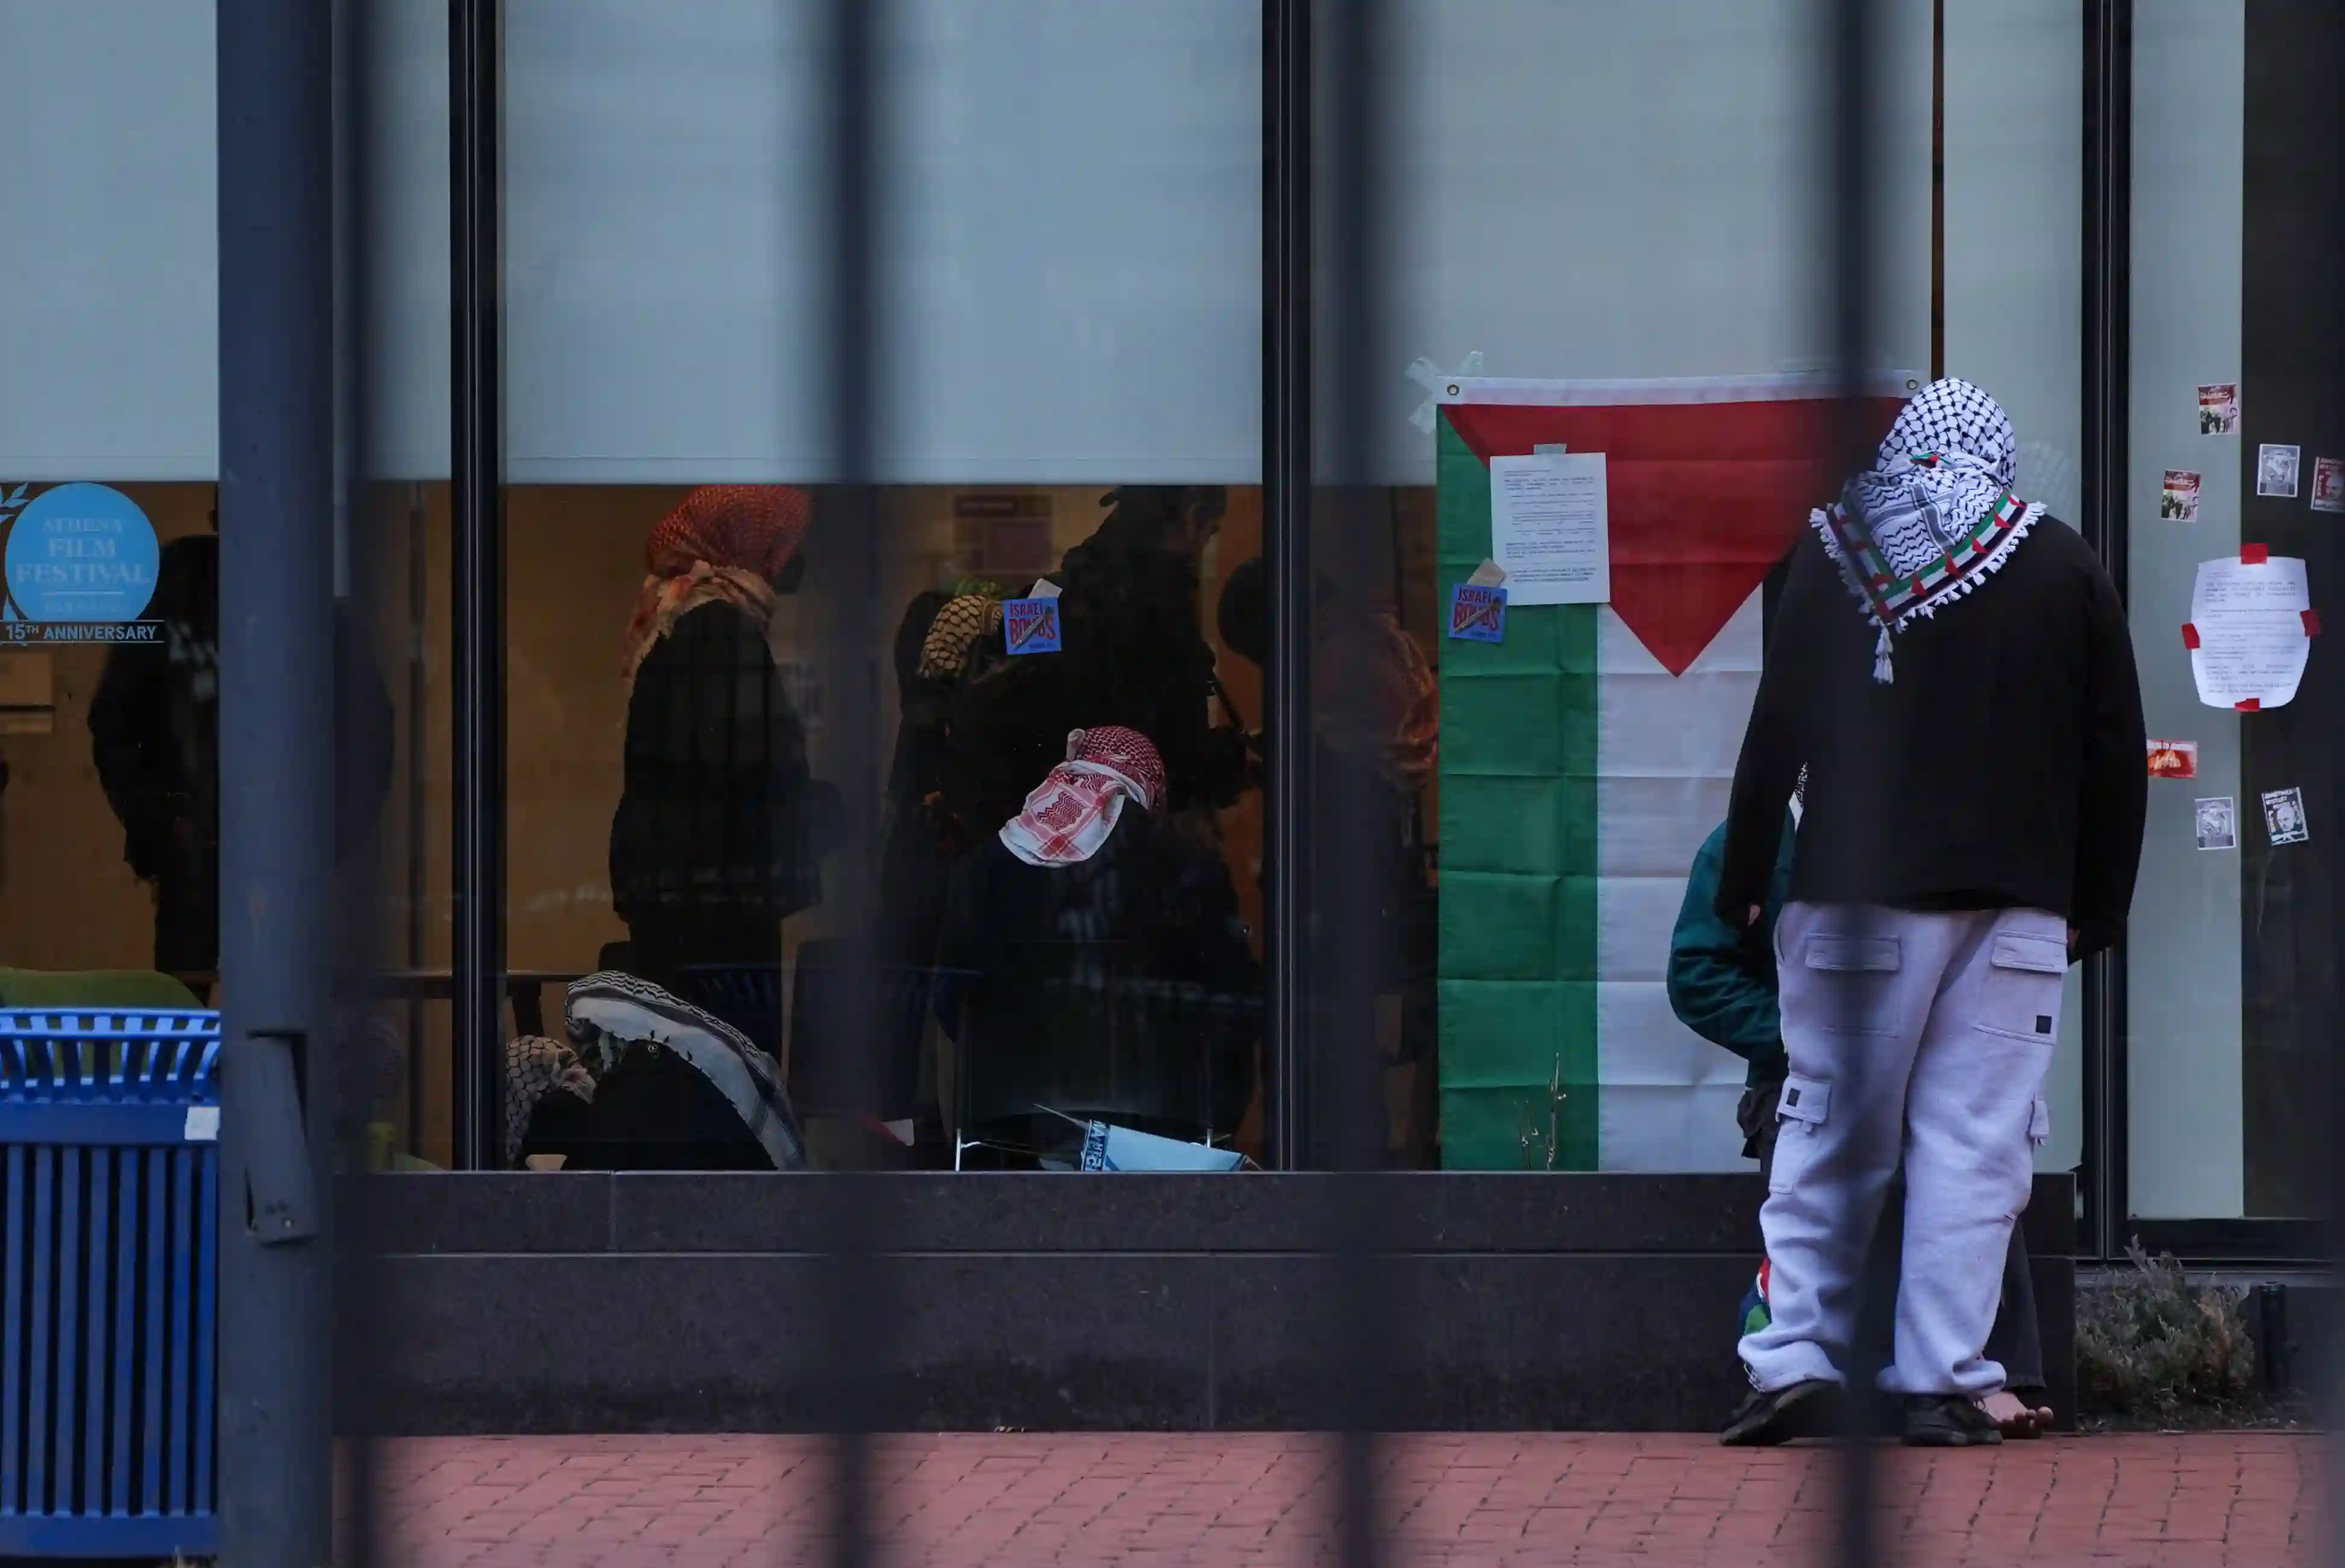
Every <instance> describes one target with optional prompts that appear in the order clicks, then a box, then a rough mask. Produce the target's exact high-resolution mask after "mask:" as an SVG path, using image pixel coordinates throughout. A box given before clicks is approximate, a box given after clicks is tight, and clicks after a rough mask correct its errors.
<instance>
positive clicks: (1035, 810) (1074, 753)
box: [1000, 724, 1164, 865]
mask: <svg viewBox="0 0 2345 1568" xmlns="http://www.w3.org/2000/svg"><path fill="white" fill-rule="evenodd" d="M1163 799H1164V763H1163V759H1162V758H1161V757H1159V756H1158V755H1157V754H1156V744H1155V743H1154V742H1152V741H1151V740H1150V739H1149V738H1148V737H1147V736H1146V735H1143V734H1142V733H1140V732H1139V731H1138V730H1127V729H1125V728H1123V727H1122V725H1119V724H1101V725H1099V726H1097V727H1096V728H1093V729H1088V730H1076V731H1074V732H1072V733H1070V734H1069V735H1068V736H1067V760H1066V761H1065V762H1063V763H1061V764H1059V765H1058V766H1057V767H1054V768H1052V769H1051V771H1050V774H1048V775H1047V776H1046V777H1044V779H1043V780H1042V782H1041V784H1039V785H1037V786H1036V787H1035V790H1034V793H1033V794H1030V795H1028V796H1027V797H1026V805H1025V809H1024V810H1022V811H1020V813H1019V814H1017V815H1016V816H1013V817H1011V818H1010V820H1009V821H1008V822H1005V823H1003V824H1001V834H1000V837H1001V843H1002V845H1003V846H1004V847H1005V848H1007V849H1008V850H1009V851H1010V854H1012V855H1016V856H1017V857H1018V858H1019V859H1020V860H1022V861H1024V862H1026V864H1027V865H1074V864H1076V863H1077V862H1079V861H1085V860H1089V859H1090V858H1091V856H1092V855H1096V854H1098V853H1099V848H1100V845H1103V844H1105V843H1106V842H1107V838H1108V835H1109V834H1111V833H1113V832H1114V831H1115V824H1116V820H1117V818H1119V817H1120V816H1122V814H1123V803H1124V802H1125V801H1126V800H1131V801H1132V802H1133V803H1135V804H1138V805H1139V807H1140V808H1141V810H1142V811H1148V810H1151V809H1152V808H1154V807H1155V806H1156V805H1157V804H1159V803H1160V802H1162V800H1163Z"/></svg>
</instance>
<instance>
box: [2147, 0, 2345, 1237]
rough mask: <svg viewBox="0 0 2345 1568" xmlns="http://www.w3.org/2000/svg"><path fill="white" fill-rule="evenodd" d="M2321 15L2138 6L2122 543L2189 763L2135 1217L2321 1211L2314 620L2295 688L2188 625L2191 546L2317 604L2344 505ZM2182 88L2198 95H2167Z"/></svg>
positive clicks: (2156, 680)
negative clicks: (2202, 639) (2262, 675)
mask: <svg viewBox="0 0 2345 1568" xmlns="http://www.w3.org/2000/svg"><path fill="white" fill-rule="evenodd" d="M2330 32H2331V24H2330V21H2329V20H2328V19H2326V18H2320V19H2316V18H2315V17H2313V16H2312V15H2306V16H2303V17H2298V16H2295V15H2284V14H2281V13H2279V12H2267V11H2264V10H2261V9H2258V8H2254V7H2249V8H2245V9H2244V10H2243V9H2242V8H2241V7H2238V6H2219V7H2215V8H2213V9H2206V8H2201V7H2194V6H2188V5H2172V4H2167V3H2163V0H2160V3H2157V4H2150V5H2143V6H2142V7H2140V9H2139V11H2138V12H2137V17H2136V21H2135V35H2134V71H2135V78H2134V88H2133V92H2134V103H2135V106H2136V108H2135V115H2134V147H2133V252H2132V279H2133V335H2132V343H2133V359H2132V381H2131V386H2130V389H2129V393H2130V409H2131V446H2130V452H2129V457H2128V469H2129V472H2128V476H2127V478H2128V499H2129V502H2130V511H2131V519H2132V525H2131V526H2132V537H2131V550H2130V551H2129V561H2128V565H2129V568H2130V573H2131V582H2130V588H2131V593H2132V602H2133V617H2134V625H2135V646H2136V649H2137V652H2138V655H2139V659H2140V663H2141V671H2142V685H2143V692H2144V699H2145V704H2146V707H2147V714H2148V721H2149V733H2150V734H2151V735H2152V736H2154V737H2158V738H2161V739H2169V740H2174V741H2180V742H2188V743H2192V744H2195V745H2196V747H2197V754H2196V770H2195V776H2191V777H2188V779H2187V780H2186V779H2177V780H2175V781H2173V782H2164V781H2161V782H2155V783H2153V784H2151V786H2150V795H2151V799H2150V813H2149V825H2148V833H2147V843H2146V845H2145V846H2144V851H2143V858H2142V885H2141V890H2140V893H2139V895H2137V898H2136V900H2135V906H2134V907H2135V915H2134V921H2133V928H2132V935H2131V939H2130V941H2131V946H2130V949H2129V954H2128V968H2127V1047H2128V1055H2127V1067H2128V1069H2129V1070H2128V1077H2127V1112H2128V1121H2129V1125H2128V1128H2127V1137H2128V1153H2129V1158H2128V1160H2127V1178H2128V1189H2127V1196H2128V1198H2129V1200H2130V1207H2131V1211H2132V1213H2133V1214H2134V1215H2136V1216H2137V1217H2140V1218H2142V1219H2150V1220H2159V1219H2187V1220H2203V1219H2239V1218H2246V1219H2259V1220H2262V1219H2317V1218H2319V1217H2320V1216H2321V1215H2322V1214H2323V1213H2324V1212H2325V1210H2326V1208H2327V1196H2328V1193H2329V1187H2328V1182H2329V1176H2328V1172H2329V1169H2330V1153H2329V1150H2328V1143H2329V1140H2330V1138H2332V1137H2333V1129H2332V1128H2330V1125H2329V1119H2328V1117H2327V1113H2326V1110H2325V1108H2324V1107H2323V1106H2322V1104H2321V1099H2320V1094H2319V1093H2318V1092H2308V1091H2312V1090H2316V1089H2317V1086H2319V1085H2320V1084H2321V1083H2322V1082H2323V1081H2325V1074H2326V1073H2327V1072H2328V1070H2329V1068H2330V1063H2331V1060H2332V1058H2333V1055H2334V1049H2333V1047H2334V1027H2333V1022H2332V1020H2333V1019H2334V1017H2335V1015H2336V1007H2337V994H2336V990H2335V986H2336V964H2335V959H2334V931H2333V926H2334V922H2333V919H2332V918H2331V916H2330V909H2331V908H2332V907H2333V900H2334V898H2335V896H2336V893H2335V884H2334V875H2335V865H2336V862H2335V859H2334V857H2333V855H2330V853H2329V852H2328V851H2325V850H2323V849H2322V848H2321V845H2322V844H2323V842H2324V836H2323V835H2324V834H2326V833H2327V832H2328V831H2329V830H2328V828H2327V827H2326V826H2325V824H2324V822H2323V816H2324V814H2325V813H2333V812H2334V810H2335V809H2336V807H2335V802H2336V800H2337V798H2338V796H2337V794H2336V785H2335V776H2336V775H2335V768H2336V761H2335V758H2336V752H2335V744H2336V740H2335V737H2336V735H2337V733H2338V721H2337V716H2336V713H2335V709H2334V703H2335V702H2336V696H2335V688H2334V685H2333V680H2334V677H2333V675H2332V674H2331V673H2330V671H2329V668H2328V666H2327V665H2326V664H2324V663H2323V659H2324V654H2323V652H2322V648H2323V642H2322V641H2321V640H2319V639H2316V640H2314V641H2313V642H2312V643H2311V647H2310V650H2309V666H2308V667H2307V669H2306V671H2305V673H2304V676H2303V680H2302V682H2301V683H2300V685H2299V688H2298V690H2297V691H2296V693H2294V696H2293V698H2292V700H2290V701H2288V702H2287V703H2285V704H2279V703H2273V704H2269V705H2266V706H2264V707H2262V708H2261V709H2259V711H2249V712H2241V711H2239V710H2238V709H2236V708H2234V707H2231V706H2229V705H2228V704H2225V705H2210V704H2209V703H2207V702H2206V701H2204V700H2203V699H2202V697H2201V694H2200V693H2199V691H2198V687H2197V684H2196V682H2195V679H2194V675H2193V670H2192V658H2191V655H2190V654H2189V652H2188V651H2187V650H2186V649H2185V648H2184V647H2183V645H2182V642H2181V641H2180V639H2179V638H2178V636H2177V635H2176V632H2175V627H2176V626H2177V624H2178V622H2183V621H2186V620H2188V619H2189V618H2190V616H2191V610H2190V606H2191V603H2192V589H2193V584H2194V582H2195V581H2196V580H2197V578H2198V573H2199V571H2200V568H2201V564H2202V563H2204V562H2208V561H2231V562H2237V561H2239V560H2240V558H2241V555H2242V552H2243V551H2246V550H2247V549H2248V547H2249V546H2260V547H2262V549H2263V551H2265V552H2266V553H2267V554H2268V555H2269V557H2270V558H2271V559H2272V560H2275V561H2279V560H2297V561H2303V562H2304V563H2305V570H2306V571H2307V572H2308V573H2309V580H2310V589H2311V596H2312V601H2311V602H2312V604H2313V607H2314V608H2315V610H2316V611H2318V610H2319V609H2320V608H2322V607H2323V606H2322V597H2323V594H2324V592H2325V591H2326V590H2327V588H2328V585H2329V583H2330V582H2332V581H2333V579H2332V576H2331V573H2332V572H2334V570H2335V564H2336V559H2335V553H2334V546H2335V540H2336V529H2335V522H2334V519H2333V518H2331V517H2330V516H2328V515H2325V514H2326V513H2328V512H2330V511H2336V510H2340V508H2345V494H2340V492H2339V491H2338V490H2337V488H2336V484H2335V481H2333V480H2332V481H2329V482H2328V483H2327V484H2325V485H2324V482H2323V481H2322V478H2321V475H2322V472H2323V464H2324V463H2326V464H2328V465H2329V467H2330V471H2332V472H2333V471H2334V457H2335V455H2336V454H2338V453H2340V452H2345V429H2340V418H2339V408H2338V402H2337V389H2336V385H2335V373H2334V365H2333V342H2334V335H2335V330H2336V329H2335V322H2336V319H2337V318H2336V312H2335V304H2334V301H2333V298H2332V296H2333V294H2334V280H2333V275H2332V269H2333V267H2334V255H2335V246H2334V243H2333V242H2332V241H2330V240H2329V239H2327V238H2322V237H2323V236H2326V235H2327V234H2328V233H2329V232H2330V230H2329V229H2327V228H2321V227H2320V225H2324V224H2328V223H2329V222H2330V207H2329V206H2328V205H2326V203H2327V199H2328V198H2327V197H2325V196H2315V195H2313V194H2312V193H2314V192H2330V191H2333V190H2334V188H2335V183H2334V182H2335V180H2336V165H2335V157H2336V153H2335V148H2334V147H2333V146H2332V145H2330V141H2328V140H2324V139H2323V138H2322V137H2320V136H2318V135H2308V134H2307V133H2308V128H2309V126H2314V125H2316V124H2319V123H2320V122H2319V121H2318V119H2317V118H2313V117H2309V116H2315V115H2317V114H2318V112H2319V110H2318V108H2317V106H2319V105H2320V104H2321V103H2323V102H2325V101H2326V100H2325V98H2324V96H2323V94H2322V89H2321V87H2320V81H2321V79H2322V77H2323V76H2324V75H2325V74H2328V71H2329V67H2327V66H2325V65H2324V64H2323V62H2325V61H2327V60H2330V59H2331V58H2333V39H2332V37H2331V36H2330ZM2183 95H2188V96H2189V99H2190V102H2191V105H2192V106H2191V108H2190V110H2189V111H2188V113H2184V112H2180V110H2179V108H2178V106H2179V105H2180V104H2181V103H2182V101H2183Z"/></svg>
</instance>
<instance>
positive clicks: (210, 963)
mask: <svg viewBox="0 0 2345 1568" xmlns="http://www.w3.org/2000/svg"><path fill="white" fill-rule="evenodd" d="M211 523H212V529H211V531H207V532H204V533H197V534H188V535H185V536H183V537H181V538H178V539H174V540H172V541H169V542H168V543H167V544H165V545H164V546H163V549H162V553H161V556H160V558H159V560H158V561H157V564H156V572H155V592H154V596H153V597H152V598H151V599H150V600H148V602H147V610H146V615H145V618H146V619H147V620H150V621H159V622H162V628H163V635H162V641H161V642H117V643H115V644H114V645H113V646H112V647H111V648H109V649H108V650H107V655H106V667H105V670H104V672H103V673H101V674H100V675H99V677H98V683H97V690H96V693H93V694H92V696H91V698H90V704H89V736H90V753H91V759H92V761H93V762H95V763H96V767H97V778H98V784H100V786H101V787H103V788H104V789H105V791H106V798H107V804H109V805H111V806H112V807H113V808H114V814H115V817H116V819H117V821H119V822H120V823H121V824H122V831H123V845H122V856H123V859H125V860H126V861H127V862H128V863H129V865H130V871H131V875H134V876H136V877H137V878H138V880H139V881H141V882H144V883H146V884H147V885H149V886H150V887H151V888H152V890H153V893H154V897H155V967H156V968H157V969H159V970H161V971H163V972H164V973H166V974H171V975H178V976H182V977H184V978H186V979H188V980H189V981H190V982H191V983H192V984H193V986H194V987H195V988H196V989H197V990H198V993H199V994H200V993H202V992H204V991H207V990H208V981H207V979H206V978H205V977H206V976H209V975H210V974H211V973H212V972H213V971H215V970H217V969H218V967H219V583H220V541H219V534H218V526H219V512H218V510H217V509H215V510H214V511H213V512H212V514H211ZM334 610H335V613H334V632H333V635H334V655H333V656H334V671H335V683H336V689H335V702H336V705H337V734H336V736H335V737H334V741H335V744H336V746H337V752H336V758H335V761H336V766H337V768H338V769H339V770H340V772H339V774H338V777H339V780H340V782H339V784H338V786H337V788H336V790H335V794H334V800H335V812H334V817H335V821H334V828H335V845H336V850H337V854H338V855H339V854H340V853H341V852H343V851H345V850H347V849H348V848H349V847H350V845H353V844H355V843H357V842H358V841H359V839H360V837H361V836H362V835H364V834H365V832H366V831H367V829H368V827H369V826H370V824H371V823H372V821H373V819H374V814H375V811H376V809H377V808H378V807H380V806H381V804H382V799H383V796H384V794H386V793H388V791H389V790H390V787H391V698H390V695H389V693H387V692H385V691H384V689H383V684H382V677H381V673H380V671H379V670H378V668H377V667H376V665H375V663H374V660H373V658H372V656H371V654H370V653H369V652H368V650H367V647H366V640H365V637H364V634H363V633H362V632H361V631H360V627H359V624H358V622H357V621H356V619H355V618H354V617H353V616H352V615H351V614H350V611H349V602H348V601H338V602H336V604H335V607H334Z"/></svg>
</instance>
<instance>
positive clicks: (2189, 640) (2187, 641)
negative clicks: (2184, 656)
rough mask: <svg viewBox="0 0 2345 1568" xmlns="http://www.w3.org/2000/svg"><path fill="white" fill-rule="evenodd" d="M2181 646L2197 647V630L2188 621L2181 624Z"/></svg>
mask: <svg viewBox="0 0 2345 1568" xmlns="http://www.w3.org/2000/svg"><path fill="white" fill-rule="evenodd" d="M2182 645H2183V646H2184V647H2185V648H2196V647H2197V646H2198V627H2196V626H2193V625H2192V624H2190V622H2188V621H2185V622H2183V623H2182Z"/></svg>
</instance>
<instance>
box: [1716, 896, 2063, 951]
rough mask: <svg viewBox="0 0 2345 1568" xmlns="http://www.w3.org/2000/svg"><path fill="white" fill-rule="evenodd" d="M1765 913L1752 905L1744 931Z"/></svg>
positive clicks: (1743, 920) (1746, 917)
mask: <svg viewBox="0 0 2345 1568" xmlns="http://www.w3.org/2000/svg"><path fill="white" fill-rule="evenodd" d="M1763 913H1765V911H1763V910H1761V908H1760V907H1759V905H1756V904H1753V905H1751V911H1750V913H1749V914H1747V915H1745V916H1743V917H1742V926H1743V929H1744V930H1746V931H1747V930H1749V929H1751V927H1753V926H1757V925H1758V924H1759V916H1761V914H1763ZM2075 939H2076V938H2075V937H2074V936H2070V938H2069V940H2070V941H2071V942H2073V941H2075Z"/></svg>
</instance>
